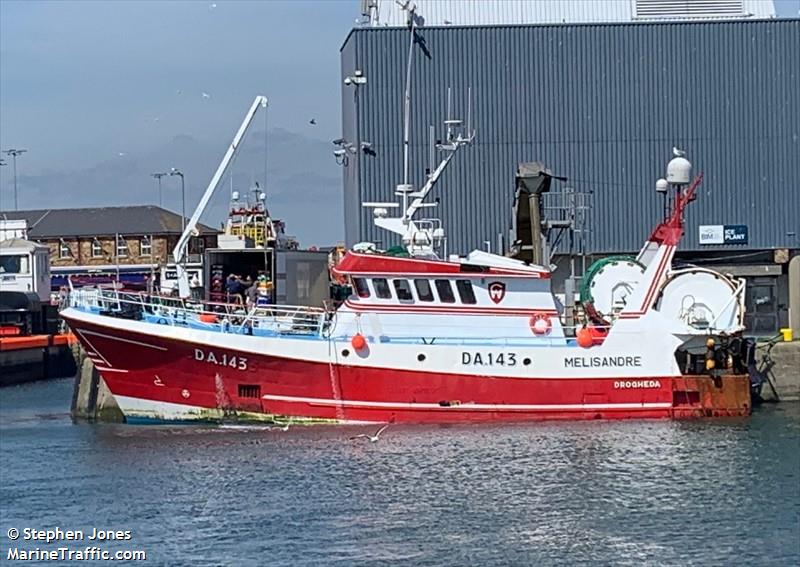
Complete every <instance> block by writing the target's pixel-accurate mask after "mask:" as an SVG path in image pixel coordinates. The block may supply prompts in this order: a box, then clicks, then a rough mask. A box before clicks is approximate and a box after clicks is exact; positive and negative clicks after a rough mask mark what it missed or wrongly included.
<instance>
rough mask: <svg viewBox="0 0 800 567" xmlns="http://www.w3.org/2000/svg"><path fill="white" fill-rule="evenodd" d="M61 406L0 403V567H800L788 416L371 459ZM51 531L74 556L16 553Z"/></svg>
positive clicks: (420, 450) (395, 433) (390, 442)
mask: <svg viewBox="0 0 800 567" xmlns="http://www.w3.org/2000/svg"><path fill="white" fill-rule="evenodd" d="M71 389H72V382H71V380H58V381H51V382H47V383H37V384H30V385H25V386H20V387H14V388H6V389H3V390H2V391H0V449H1V450H2V458H1V459H0V551H2V556H3V559H1V560H0V563H3V564H6V562H7V553H8V550H9V549H10V548H11V547H15V548H18V549H20V550H23V549H26V550H31V549H34V548H37V547H38V548H40V549H56V548H58V547H70V548H75V549H78V548H80V549H83V548H85V547H86V546H87V545H96V546H98V547H100V548H103V549H109V550H120V549H128V550H144V551H145V552H146V553H147V561H146V562H138V563H139V564H147V565H190V564H191V565H381V564H388V563H392V564H399V565H414V566H423V565H482V566H485V565H570V564H572V565H578V564H585V565H612V564H613V565H703V566H708V565H734V564H735V565H797V564H800V404H797V403H794V404H792V403H787V404H782V405H775V406H769V407H764V408H761V409H758V410H757V412H756V413H755V415H754V416H753V417H752V418H750V419H742V420H711V421H693V422H669V421H627V422H602V421H595V422H587V423H537V424H519V425H511V426H509V425H503V426H463V427H462V426H450V427H430V426H426V427H412V426H402V427H401V426H390V427H389V428H388V429H387V430H386V431H385V432H384V434H383V435H382V436H381V438H380V440H379V441H378V442H377V443H370V442H368V441H365V440H363V439H359V440H350V439H349V437H350V436H351V435H354V434H357V433H362V432H369V433H372V430H373V428H371V427H329V426H321V427H306V428H303V427H290V428H289V430H288V431H281V430H278V429H264V428H251V427H236V426H227V427H196V426H195V427H189V426H164V427H161V426H146V427H145V426H124V425H89V424H73V423H72V422H71V421H70V418H69V414H68V410H69V408H68V406H69V400H70V396H71ZM56 527H59V528H61V529H63V530H83V532H84V534H85V539H84V540H83V541H56V542H51V543H44V542H42V541H24V540H23V539H22V538H20V539H19V540H16V541H10V540H9V539H8V530H9V529H10V528H15V529H18V530H20V532H22V530H23V529H24V528H34V529H39V530H46V529H55V528H56ZM93 529H103V530H106V529H112V530H122V531H126V530H128V531H130V539H129V540H123V541H111V542H108V541H88V537H89V535H90V534H91V532H92V530H93ZM33 563H36V562H33ZM84 563H86V562H84ZM118 563H119V562H118ZM8 564H12V563H8ZM49 564H59V562H55V563H54V562H50V563H49Z"/></svg>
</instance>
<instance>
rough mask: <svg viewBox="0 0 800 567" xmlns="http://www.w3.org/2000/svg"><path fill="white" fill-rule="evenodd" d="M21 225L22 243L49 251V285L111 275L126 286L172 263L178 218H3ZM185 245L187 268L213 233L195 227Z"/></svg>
mask: <svg viewBox="0 0 800 567" xmlns="http://www.w3.org/2000/svg"><path fill="white" fill-rule="evenodd" d="M3 217H4V218H7V219H20V220H25V221H26V222H27V225H28V228H27V238H28V239H29V240H33V241H36V242H39V243H41V244H44V245H45V246H48V247H49V248H50V264H51V267H52V274H53V284H54V286H57V285H61V283H63V280H64V278H65V277H66V276H67V275H75V276H80V275H88V274H103V273H116V272H117V270H119V273H120V274H121V278H123V279H125V280H126V281H128V282H135V281H137V280H141V279H143V278H144V276H146V275H148V274H152V273H154V272H156V271H160V270H161V269H162V268H166V267H167V266H169V265H170V264H171V263H172V258H171V253H172V250H173V248H174V247H175V245H176V244H177V242H178V238H180V235H181V217H180V215H178V214H175V213H173V212H171V211H168V210H166V209H163V208H161V207H156V206H152V205H146V206H145V205H143V206H130V207H97V208H82V209H39V210H30V211H11V212H5V213H3ZM197 228H198V232H199V234H198V235H197V236H194V237H192V239H191V240H190V242H189V250H188V258H187V260H188V264H189V265H192V264H198V265H199V264H200V263H201V262H202V258H203V251H204V250H205V249H206V248H214V247H216V245H217V234H219V232H220V231H219V230H216V229H213V228H211V227H209V226H206V225H202V224H200V225H198V227H197Z"/></svg>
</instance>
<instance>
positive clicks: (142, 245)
mask: <svg viewBox="0 0 800 567" xmlns="http://www.w3.org/2000/svg"><path fill="white" fill-rule="evenodd" d="M152 253H153V242H152V240H150V237H149V236H142V239H141V240H140V241H139V254H141V255H142V256H150V255H151V254H152Z"/></svg>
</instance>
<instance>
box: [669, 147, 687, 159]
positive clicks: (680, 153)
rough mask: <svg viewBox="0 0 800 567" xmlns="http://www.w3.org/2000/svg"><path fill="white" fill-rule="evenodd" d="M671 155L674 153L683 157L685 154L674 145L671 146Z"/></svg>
mask: <svg viewBox="0 0 800 567" xmlns="http://www.w3.org/2000/svg"><path fill="white" fill-rule="evenodd" d="M672 155H674V156H675V157H683V156H685V155H686V152H685V151H683V150H680V149H678V148H677V147H675V146H672Z"/></svg>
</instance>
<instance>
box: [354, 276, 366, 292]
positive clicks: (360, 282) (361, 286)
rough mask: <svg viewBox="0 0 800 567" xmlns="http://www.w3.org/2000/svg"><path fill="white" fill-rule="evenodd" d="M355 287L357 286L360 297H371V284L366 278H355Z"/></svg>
mask: <svg viewBox="0 0 800 567" xmlns="http://www.w3.org/2000/svg"><path fill="white" fill-rule="evenodd" d="M353 287H354V288H356V293H357V294H358V297H369V286H368V285H367V280H365V279H364V278H353Z"/></svg>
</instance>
